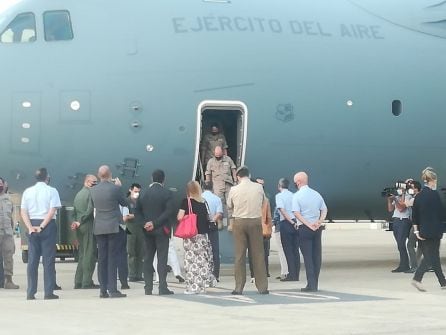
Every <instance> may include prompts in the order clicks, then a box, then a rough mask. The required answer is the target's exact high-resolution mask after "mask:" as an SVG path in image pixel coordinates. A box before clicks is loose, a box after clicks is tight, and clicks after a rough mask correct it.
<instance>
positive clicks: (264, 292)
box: [259, 290, 269, 294]
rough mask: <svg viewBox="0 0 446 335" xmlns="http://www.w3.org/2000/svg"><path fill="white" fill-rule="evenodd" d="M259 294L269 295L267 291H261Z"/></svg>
mask: <svg viewBox="0 0 446 335" xmlns="http://www.w3.org/2000/svg"><path fill="white" fill-rule="evenodd" d="M259 294H269V291H268V290H266V291H262V292H259Z"/></svg>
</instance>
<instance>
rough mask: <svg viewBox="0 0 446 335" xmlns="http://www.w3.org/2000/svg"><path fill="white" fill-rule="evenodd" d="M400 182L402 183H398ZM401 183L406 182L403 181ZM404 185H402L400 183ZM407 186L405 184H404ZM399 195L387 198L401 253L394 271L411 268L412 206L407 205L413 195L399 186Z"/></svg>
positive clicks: (394, 232)
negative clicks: (408, 250) (409, 244)
mask: <svg viewBox="0 0 446 335" xmlns="http://www.w3.org/2000/svg"><path fill="white" fill-rule="evenodd" d="M397 184H400V183H397ZM401 184H404V183H403V182H401ZM399 186H402V185H399ZM404 186H405V184H404ZM397 192H398V195H396V196H394V195H392V196H390V197H388V198H387V210H388V211H389V212H390V213H392V212H393V215H392V223H393V224H392V231H393V236H394V237H395V241H396V245H397V247H398V252H399V254H400V263H399V265H398V267H397V268H396V269H393V270H392V272H393V273H397V272H405V271H408V270H410V266H409V254H408V253H407V247H406V243H407V239H408V238H409V233H410V228H411V227H412V223H411V221H410V217H411V208H410V207H408V206H407V203H406V202H408V201H410V199H411V198H412V196H411V195H409V194H406V189H405V188H403V187H398V189H397Z"/></svg>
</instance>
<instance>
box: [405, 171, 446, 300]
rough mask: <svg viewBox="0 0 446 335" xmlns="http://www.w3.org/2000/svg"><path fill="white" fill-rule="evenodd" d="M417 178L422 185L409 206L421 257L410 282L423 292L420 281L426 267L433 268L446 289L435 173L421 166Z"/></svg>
mask: <svg viewBox="0 0 446 335" xmlns="http://www.w3.org/2000/svg"><path fill="white" fill-rule="evenodd" d="M421 178H422V179H423V181H424V183H425V186H424V187H423V189H422V190H421V192H420V193H418V194H417V196H416V197H415V200H414V203H413V207H412V219H413V221H412V222H413V223H412V224H413V226H414V234H415V236H416V237H417V239H418V242H419V243H420V247H421V250H422V252H423V259H422V260H421V263H420V265H419V266H418V268H417V270H416V272H415V275H414V277H413V280H412V285H413V286H415V288H416V289H417V290H419V291H422V292H424V291H426V289H425V288H424V287H423V286H422V285H421V281H422V280H423V276H424V274H425V273H426V271H428V269H429V268H430V267H432V269H433V270H434V272H435V275H436V276H437V279H438V282H439V283H440V286H441V288H442V289H446V278H445V276H444V273H443V270H442V268H441V261H440V241H441V239H442V238H443V224H442V215H443V205H442V203H441V198H440V195H439V193H438V192H437V174H436V173H435V171H434V170H433V169H432V168H430V167H428V168H426V169H424V170H423V172H422V175H421Z"/></svg>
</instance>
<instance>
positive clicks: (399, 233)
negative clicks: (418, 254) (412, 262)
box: [392, 218, 411, 269]
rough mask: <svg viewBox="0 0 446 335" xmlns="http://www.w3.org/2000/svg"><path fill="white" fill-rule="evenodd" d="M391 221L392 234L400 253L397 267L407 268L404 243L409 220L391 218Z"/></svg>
mask: <svg viewBox="0 0 446 335" xmlns="http://www.w3.org/2000/svg"><path fill="white" fill-rule="evenodd" d="M392 222H393V226H392V229H393V236H394V237H395V241H396V245H397V247H398V251H399V253H400V264H399V266H398V268H401V269H409V255H408V253H407V247H406V243H407V239H408V238H409V232H410V227H411V223H410V220H409V219H398V218H393V219H392Z"/></svg>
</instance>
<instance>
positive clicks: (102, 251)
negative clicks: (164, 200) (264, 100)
mask: <svg viewBox="0 0 446 335" xmlns="http://www.w3.org/2000/svg"><path fill="white" fill-rule="evenodd" d="M98 177H99V179H100V183H99V184H98V185H97V186H95V187H93V188H92V189H91V198H92V200H93V205H94V208H95V210H96V216H95V218H94V228H93V233H94V234H95V235H96V241H97V243H98V274H99V284H100V287H101V293H100V295H99V296H100V297H101V298H108V297H110V298H123V297H125V296H126V295H125V294H122V293H121V292H119V291H118V289H117V283H116V277H117V271H118V270H117V269H118V261H117V260H118V253H119V248H118V245H119V234H118V233H119V225H120V224H123V220H122V215H121V211H120V209H119V205H121V206H127V200H126V198H125V197H124V194H123V193H122V192H121V188H120V186H121V182H120V181H119V179H118V178H116V180H115V182H114V183H113V182H112V173H111V171H110V168H109V167H108V166H107V165H103V166H101V167H100V168H99V171H98Z"/></svg>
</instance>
